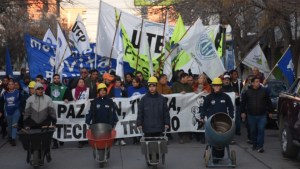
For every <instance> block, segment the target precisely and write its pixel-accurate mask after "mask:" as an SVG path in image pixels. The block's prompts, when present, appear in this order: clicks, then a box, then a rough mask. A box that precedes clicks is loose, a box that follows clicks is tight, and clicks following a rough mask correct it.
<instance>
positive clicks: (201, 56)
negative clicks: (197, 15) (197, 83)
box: [178, 19, 225, 79]
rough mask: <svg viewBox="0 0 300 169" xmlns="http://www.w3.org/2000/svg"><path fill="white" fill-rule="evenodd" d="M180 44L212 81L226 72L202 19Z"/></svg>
mask: <svg viewBox="0 0 300 169" xmlns="http://www.w3.org/2000/svg"><path fill="white" fill-rule="evenodd" d="M178 43H179V45H180V46H181V47H182V49H184V50H185V51H186V53H188V54H189V55H190V56H192V57H193V58H194V59H195V60H196V61H197V63H198V64H199V66H200V68H201V70H202V71H203V72H205V73H206V74H207V76H208V77H209V78H210V79H214V78H216V77H218V76H220V75H221V74H223V73H224V72H225V68H224V65H223V63H222V61H221V59H220V58H219V57H218V55H217V51H216V48H215V45H214V44H213V42H212V40H211V39H210V37H209V36H208V34H207V32H206V31H205V27H204V26H203V24H202V21H201V20H200V19H198V20H197V21H196V22H195V24H194V25H193V26H192V27H191V29H190V31H189V32H188V33H187V34H186V35H185V36H184V37H183V38H182V40H180V41H179V42H178Z"/></svg>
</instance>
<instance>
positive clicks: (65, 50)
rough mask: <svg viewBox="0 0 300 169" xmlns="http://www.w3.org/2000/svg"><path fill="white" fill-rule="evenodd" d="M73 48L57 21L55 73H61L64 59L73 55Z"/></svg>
mask: <svg viewBox="0 0 300 169" xmlns="http://www.w3.org/2000/svg"><path fill="white" fill-rule="evenodd" d="M71 54H72V53H71V50H70V48H69V45H68V42H67V40H66V38H65V35H64V33H63V31H62V30H61V27H60V25H59V24H58V23H57V47H56V55H55V73H58V74H61V73H62V70H63V68H64V63H63V62H64V60H65V59H67V58H68V57H69V56H71Z"/></svg>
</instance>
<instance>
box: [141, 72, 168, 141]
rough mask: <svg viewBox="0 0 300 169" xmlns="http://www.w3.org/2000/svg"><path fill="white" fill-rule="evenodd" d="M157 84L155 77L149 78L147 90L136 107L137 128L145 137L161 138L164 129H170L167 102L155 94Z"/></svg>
mask: <svg viewBox="0 0 300 169" xmlns="http://www.w3.org/2000/svg"><path fill="white" fill-rule="evenodd" d="M157 83H158V81H157V78H156V77H153V76H152V77H150V78H149V80H148V89H149V90H148V92H147V93H146V94H145V95H144V96H143V97H142V98H141V101H140V102H139V105H138V116H137V126H138V128H139V129H142V130H143V132H144V134H145V137H157V136H161V134H162V133H163V132H164V130H165V129H168V128H170V114H169V109H168V106H167V100H166V99H165V98H164V97H163V96H162V95H161V94H159V93H158V92H157V89H156V87H157Z"/></svg>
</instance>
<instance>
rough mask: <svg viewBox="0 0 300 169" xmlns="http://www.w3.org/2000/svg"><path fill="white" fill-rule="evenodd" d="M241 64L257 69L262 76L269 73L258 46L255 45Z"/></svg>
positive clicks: (263, 55)
mask: <svg viewBox="0 0 300 169" xmlns="http://www.w3.org/2000/svg"><path fill="white" fill-rule="evenodd" d="M242 63H243V64H244V65H246V66H248V67H250V68H253V67H257V68H258V69H259V70H260V71H261V72H263V73H264V74H269V73H270V71H271V70H270V68H269V65H268V62H267V59H266V57H265V54H264V52H263V51H262V49H261V47H260V45H259V44H257V45H256V46H255V47H254V48H253V49H252V50H251V51H250V52H249V53H248V55H247V56H246V57H245V59H244V60H243V61H242Z"/></svg>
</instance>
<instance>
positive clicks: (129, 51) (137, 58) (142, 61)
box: [120, 23, 158, 78]
mask: <svg viewBox="0 0 300 169" xmlns="http://www.w3.org/2000/svg"><path fill="white" fill-rule="evenodd" d="M120 24H121V23H120ZM121 28H122V39H123V45H124V46H123V48H124V57H123V58H124V60H126V61H127V62H128V63H129V65H130V67H132V68H134V69H136V71H141V72H142V73H143V75H144V76H145V77H146V78H148V77H149V72H150V71H149V60H148V57H147V56H145V55H142V54H140V55H138V51H137V50H136V49H135V48H134V47H133V45H132V43H131V41H130V40H129V37H128V35H127V33H126V30H125V28H124V26H121ZM153 64H155V63H153ZM157 66H158V64H157V63H156V64H155V65H154V69H157Z"/></svg>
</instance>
